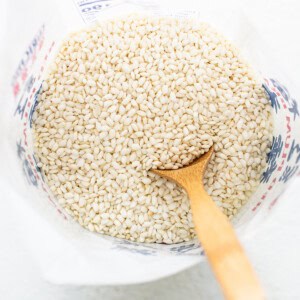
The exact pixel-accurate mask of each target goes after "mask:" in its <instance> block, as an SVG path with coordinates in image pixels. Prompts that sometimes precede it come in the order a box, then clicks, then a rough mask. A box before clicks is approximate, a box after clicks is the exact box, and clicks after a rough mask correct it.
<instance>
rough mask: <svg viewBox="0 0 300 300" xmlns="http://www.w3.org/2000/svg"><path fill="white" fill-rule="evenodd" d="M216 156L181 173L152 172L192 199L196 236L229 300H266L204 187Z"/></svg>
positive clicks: (202, 160) (176, 171) (232, 232)
mask: <svg viewBox="0 0 300 300" xmlns="http://www.w3.org/2000/svg"><path fill="white" fill-rule="evenodd" d="M212 153H213V149H212V148H211V149H210V150H209V151H208V152H207V153H206V154H204V155H203V156H201V157H200V158H199V159H197V160H196V161H195V162H193V163H192V164H191V165H189V166H187V167H184V168H181V169H178V170H153V172H154V173H156V174H158V175H160V176H162V177H165V178H167V179H170V180H173V181H175V182H176V183H177V184H179V185H180V186H181V187H183V188H184V189H185V190H186V191H187V193H188V196H189V199H190V203H191V210H192V214H193V222H194V226H195V230H196V233H197V236H198V238H199V240H200V242H201V244H202V246H203V249H204V251H205V254H206V256H207V258H208V260H209V263H210V265H211V267H212V269H213V271H214V274H215V276H216V278H217V280H218V282H219V284H220V286H221V289H222V291H223V293H224V296H225V298H226V299H230V300H258V299H264V295H263V291H262V288H261V286H260V283H259V281H258V279H257V276H256V274H255V273H254V270H253V268H252V266H251V264H250V262H249V260H248V259H247V257H246V255H245V253H244V250H243V248H242V247H241V245H240V243H239V241H238V238H237V236H236V234H235V232H234V229H233V227H232V225H231V224H230V222H229V221H228V219H227V217H226V216H225V215H224V214H223V213H222V212H221V210H220V209H219V208H218V207H217V205H216V204H215V203H214V201H213V200H212V199H211V197H210V196H209V195H208V194H207V193H206V191H205V189H204V186H203V182H202V180H203V175H204V173H205V169H206V166H207V163H208V162H209V159H210V157H211V155H212Z"/></svg>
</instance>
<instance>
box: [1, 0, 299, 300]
mask: <svg viewBox="0 0 300 300" xmlns="http://www.w3.org/2000/svg"><path fill="white" fill-rule="evenodd" d="M41 1H42V0H39V1H38V2H41ZM49 1H50V0H49ZM164 1H167V0H164ZM190 1H192V0H190ZM35 2H37V1H33V0H31V1H22V0H11V1H10V0H7V1H5V0H0V55H1V56H0V91H1V92H0V97H1V100H0V102H1V101H3V102H2V103H1V104H2V105H5V90H6V88H5V86H3V84H2V83H3V80H1V79H3V78H4V76H6V72H5V70H7V69H9V68H13V67H15V66H14V62H12V61H10V59H9V53H10V52H11V51H14V52H16V51H17V52H19V53H22V51H23V50H24V49H25V46H26V44H27V42H28V40H29V38H30V37H28V36H26V30H27V28H28V27H30V25H31V24H30V16H31V15H32V14H34V3H35ZM45 2H46V1H45ZM186 2H187V1H186ZM170 3H172V2H171V1H170ZM204 3H205V1H204ZM227 3H228V9H229V10H230V8H231V7H233V6H234V5H235V1H234V0H231V1H227ZM45 5H46V3H45ZM202 5H203V4H202ZM239 5H240V6H242V7H243V8H244V9H245V11H246V13H247V14H248V16H249V18H250V19H251V20H252V21H253V22H255V24H256V26H257V28H258V29H259V32H260V34H261V35H262V36H263V38H264V39H265V40H266V42H267V44H268V45H269V48H270V49H271V51H272V55H273V57H275V58H276V60H278V61H280V63H281V64H282V65H283V66H284V68H285V69H286V71H287V72H288V74H289V76H290V78H292V79H293V81H294V82H295V83H296V88H297V87H298V88H299V89H300V34H299V31H300V18H299V13H300V2H299V1H298V0H287V1H284V0H273V1H271V0H252V1H243V0H242V1H239ZM224 13H225V14H226V11H224ZM15 20H18V23H19V24H21V25H20V26H19V27H16V25H15ZM8 32H9V35H8V34H7V33H8ZM16 41H18V43H17V42H16ZM15 44H19V45H20V48H15V46H14V47H12V45H15ZM6 92H7V90H6ZM0 146H1V144H0ZM0 167H1V163H0ZM299 184H300V177H298V178H297V179H296V180H295V181H294V182H293V183H292V184H291V186H290V187H289V189H288V190H287V192H286V193H285V195H284V198H283V199H282V201H281V202H280V204H279V205H278V206H277V207H276V209H275V211H274V213H273V214H272V216H271V217H270V218H269V219H268V220H267V221H266V223H264V225H263V226H262V228H261V229H260V230H259V232H258V233H257V234H256V235H255V236H252V237H251V238H250V239H249V240H248V241H247V243H246V245H245V248H246V250H247V252H248V254H249V256H250V258H251V260H252V262H253V265H254V267H255V269H256V270H257V272H258V274H259V276H260V278H261V281H262V282H263V285H264V287H265V290H266V293H267V295H268V298H269V299H300V279H299V278H300V255H299V253H300V234H299V231H300V217H299V210H300V202H299V192H298V193H297V186H299ZM1 191H5V187H4V186H3V183H1V181H0V298H1V299H4V300H19V299H22V300H50V299H51V300H52V299H55V300H62V299H64V300H65V299H72V300H77V299H78V300H79V299H83V300H92V299H105V300H106V299H108V300H110V299H130V300H135V299H164V300H168V299H174V300H176V299H221V296H220V293H219V291H218V287H217V285H216V283H215V281H214V278H213V277H212V274H211V273H210V270H209V267H208V265H207V264H206V263H203V264H201V265H200V266H197V267H194V268H192V269H189V270H186V271H184V272H182V273H180V274H177V275H175V276H172V277H169V278H166V279H163V280H160V281H157V282H152V283H146V284H140V285H131V286H114V287H88V286H76V287H74V286H56V285H53V284H50V283H47V282H45V281H44V280H43V279H42V277H41V275H40V271H39V269H38V267H37V265H36V264H35V263H34V261H33V259H32V257H31V254H30V253H29V252H28V250H27V249H26V248H25V247H24V246H23V244H22V241H21V238H20V236H18V233H17V232H18V231H16V230H15V221H16V219H15V218H16V216H15V215H14V213H13V212H12V211H10V210H9V209H8V207H9V206H8V204H7V201H9V198H8V197H6V194H5V192H4V193H2V192H1Z"/></svg>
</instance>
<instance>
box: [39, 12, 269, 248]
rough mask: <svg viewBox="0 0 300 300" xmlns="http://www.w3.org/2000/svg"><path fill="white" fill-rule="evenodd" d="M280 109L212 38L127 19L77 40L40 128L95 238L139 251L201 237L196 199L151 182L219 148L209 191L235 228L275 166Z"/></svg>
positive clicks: (53, 170) (69, 205) (54, 171)
mask: <svg viewBox="0 0 300 300" xmlns="http://www.w3.org/2000/svg"><path fill="white" fill-rule="evenodd" d="M271 132H272V121H271V107H270V104H269V101H268V99H267V96H266V95H265V93H264V90H263V88H262V85H261V81H260V80H259V79H257V78H256V77H255V75H254V74H253V72H252V70H251V69H250V68H249V65H248V64H247V63H245V62H244V61H243V60H242V59H241V57H240V54H239V53H238V51H237V50H236V49H235V48H234V47H233V46H232V45H231V44H230V43H229V42H228V41H226V40H225V39H224V38H223V37H222V36H221V35H220V34H218V33H217V32H216V31H214V30H213V29H212V28H211V27H210V26H208V25H206V24H202V23H196V22H194V21H188V20H177V19H175V18H163V17H159V18H158V17H157V18H156V17H153V18H150V17H137V16H127V17H124V18H123V19H118V20H112V21H105V22H102V23H100V24H98V25H97V26H95V27H92V28H89V29H87V30H84V31H81V32H77V33H74V34H73V35H71V36H70V37H69V38H68V39H67V40H66V41H65V42H64V44H63V45H62V46H61V48H60V51H59V53H58V55H57V57H56V59H55V62H54V64H53V65H52V67H51V69H50V71H49V74H48V77H47V78H46V80H45V81H44V83H43V90H42V93H41V95H40V97H39V104H38V107H37V111H36V113H35V116H34V137H35V149H36V154H37V157H38V159H39V166H40V167H41V168H42V171H43V172H44V174H45V176H46V178H47V182H48V184H49V186H50V188H51V190H52V192H53V193H54V195H55V196H56V197H57V199H58V201H59V203H60V204H61V205H62V206H63V207H64V208H65V210H66V211H67V212H68V213H69V214H70V215H72V216H73V217H74V218H75V219H76V220H78V222H79V223H80V224H81V225H82V226H84V227H86V228H88V229H89V230H91V231H96V232H99V233H104V234H108V235H111V236H115V237H120V238H125V239H128V240H133V241H138V242H157V243H177V242H181V241H188V240H190V239H192V238H193V237H194V236H195V233H194V229H193V223H192V217H191V212H190V207H189V201H188V198H187V195H186V193H185V192H184V191H183V190H182V189H181V188H179V187H178V186H176V185H175V184H173V183H171V182H168V181H166V180H165V179H162V178H160V177H158V176H157V175H154V174H153V173H151V172H149V170H150V169H151V168H166V169H169V168H178V167H181V166H183V165H187V164H189V163H190V162H191V161H193V160H194V159H195V158H197V157H198V156H200V155H201V154H203V153H205V152H206V151H207V150H208V149H209V147H210V146H211V145H212V144H214V149H215V154H214V155H213V157H212V159H211V162H210V164H209V166H208V169H207V172H206V174H205V180H204V181H205V182H204V183H205V186H206V188H207V190H208V192H209V194H210V195H211V196H212V197H213V199H214V200H215V201H216V203H217V204H218V205H219V206H220V208H221V209H222V210H223V212H224V213H225V214H226V215H227V216H228V217H232V216H233V215H234V214H235V213H236V212H237V211H238V209H239V208H240V207H241V206H242V205H243V204H244V203H245V202H246V201H247V199H248V198H249V196H250V195H251V194H252V192H253V190H254V189H255V188H256V186H257V185H258V182H259V178H260V175H261V173H262V171H263V169H264V167H265V165H266V155H267V152H268V149H269V146H270V139H271Z"/></svg>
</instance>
